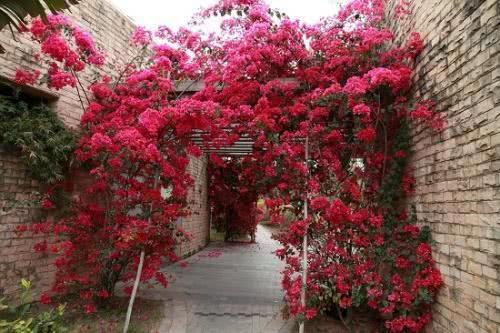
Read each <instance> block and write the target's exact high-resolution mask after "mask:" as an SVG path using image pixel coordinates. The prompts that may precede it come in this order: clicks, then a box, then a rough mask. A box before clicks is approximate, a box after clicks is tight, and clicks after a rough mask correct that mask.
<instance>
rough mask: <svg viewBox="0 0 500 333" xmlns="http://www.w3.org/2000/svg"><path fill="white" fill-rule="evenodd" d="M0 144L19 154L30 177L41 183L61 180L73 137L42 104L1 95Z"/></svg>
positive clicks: (69, 155) (68, 163) (73, 142)
mask: <svg viewBox="0 0 500 333" xmlns="http://www.w3.org/2000/svg"><path fill="white" fill-rule="evenodd" d="M0 133H1V134H0V144H1V145H2V147H3V148H4V149H6V150H10V151H15V152H20V154H21V155H20V156H21V158H22V161H23V162H24V164H25V165H26V170H27V172H28V173H29V175H30V176H32V177H33V178H34V179H36V180H38V181H39V182H41V183H42V184H53V183H55V182H57V181H60V180H62V179H63V178H64V176H65V173H66V171H67V170H68V167H69V165H70V161H71V159H72V153H73V149H74V147H75V141H76V139H75V134H74V133H73V132H72V131H71V130H69V129H67V128H66V127H65V126H64V124H63V123H62V121H61V120H59V118H58V117H57V115H56V114H55V113H54V112H53V111H52V110H50V108H49V106H48V105H47V104H45V103H43V102H36V103H29V102H26V101H23V100H22V99H21V98H19V96H18V95H17V96H16V95H13V96H9V95H0Z"/></svg>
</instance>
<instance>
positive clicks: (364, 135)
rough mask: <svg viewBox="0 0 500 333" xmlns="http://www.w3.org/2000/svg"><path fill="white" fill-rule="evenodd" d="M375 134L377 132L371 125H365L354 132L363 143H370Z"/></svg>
mask: <svg viewBox="0 0 500 333" xmlns="http://www.w3.org/2000/svg"><path fill="white" fill-rule="evenodd" d="M376 136H377V133H376V132H375V129H374V128H373V127H371V126H370V127H367V128H364V129H362V130H361V131H359V132H358V133H357V134H356V137H357V138H358V139H359V140H360V141H362V142H364V143H371V142H373V141H374V140H375V138H376Z"/></svg>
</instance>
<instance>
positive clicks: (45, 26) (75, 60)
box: [16, 15, 104, 90]
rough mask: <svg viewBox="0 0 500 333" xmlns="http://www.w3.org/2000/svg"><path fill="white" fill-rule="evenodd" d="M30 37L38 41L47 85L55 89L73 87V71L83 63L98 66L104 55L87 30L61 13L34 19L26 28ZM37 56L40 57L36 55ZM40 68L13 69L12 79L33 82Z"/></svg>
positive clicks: (20, 82)
mask: <svg viewBox="0 0 500 333" xmlns="http://www.w3.org/2000/svg"><path fill="white" fill-rule="evenodd" d="M28 33H29V34H30V35H31V38H32V39H33V40H34V41H36V42H37V43H39V44H40V51H41V55H44V56H45V57H44V58H43V59H46V60H45V62H46V64H47V67H48V71H47V81H46V82H47V86H48V87H49V88H54V89H56V90H59V89H62V88H64V87H66V86H69V87H75V86H76V83H77V77H76V73H77V72H81V71H83V70H84V69H85V67H86V66H88V65H91V66H101V65H103V63H104V56H103V55H102V53H101V52H100V51H99V50H98V49H97V47H96V46H95V43H94V41H93V39H92V37H91V35H90V34H89V33H87V32H86V31H83V30H82V29H81V28H80V27H78V26H76V25H74V24H73V23H72V22H71V20H69V19H68V18H67V17H66V16H64V15H49V16H48V17H47V21H46V22H45V21H42V19H40V18H36V19H34V20H33V21H32V22H31V25H30V27H29V29H28ZM35 57H36V58H37V59H42V57H41V56H40V54H36V55H35ZM39 76H40V71H39V70H35V71H33V72H28V71H24V70H21V69H19V70H17V72H16V82H17V83H19V84H35V83H37V80H38V78H39Z"/></svg>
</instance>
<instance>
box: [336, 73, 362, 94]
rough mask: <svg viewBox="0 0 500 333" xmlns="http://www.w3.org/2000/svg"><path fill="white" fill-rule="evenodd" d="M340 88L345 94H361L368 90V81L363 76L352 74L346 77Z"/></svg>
mask: <svg viewBox="0 0 500 333" xmlns="http://www.w3.org/2000/svg"><path fill="white" fill-rule="evenodd" d="M342 90H343V92H344V93H345V94H351V95H362V94H364V93H365V92H367V91H368V82H367V81H366V80H365V79H364V78H361V77H358V76H353V77H350V78H349V79H347V82H346V84H345V85H344V87H343V88H342Z"/></svg>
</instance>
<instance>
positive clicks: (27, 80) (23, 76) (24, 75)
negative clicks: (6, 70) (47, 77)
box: [15, 69, 40, 85]
mask: <svg viewBox="0 0 500 333" xmlns="http://www.w3.org/2000/svg"><path fill="white" fill-rule="evenodd" d="M39 76H40V71H39V70H34V71H32V72H28V71H24V70H22V69H18V70H16V78H15V81H16V83H17V84H23V85H24V84H30V85H33V84H35V83H36V81H37V80H38V77H39Z"/></svg>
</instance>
